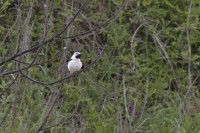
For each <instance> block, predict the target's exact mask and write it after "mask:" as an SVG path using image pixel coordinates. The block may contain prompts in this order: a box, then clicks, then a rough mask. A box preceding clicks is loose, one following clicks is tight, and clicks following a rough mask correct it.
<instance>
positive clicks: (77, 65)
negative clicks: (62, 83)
mask: <svg viewBox="0 0 200 133" xmlns="http://www.w3.org/2000/svg"><path fill="white" fill-rule="evenodd" d="M80 58H81V53H80V52H74V54H73V56H72V57H71V60H70V61H69V62H68V65H67V67H68V70H69V72H70V74H73V73H74V72H77V71H79V70H80V69H81V68H82V67H83V63H82V62H81V59H80Z"/></svg>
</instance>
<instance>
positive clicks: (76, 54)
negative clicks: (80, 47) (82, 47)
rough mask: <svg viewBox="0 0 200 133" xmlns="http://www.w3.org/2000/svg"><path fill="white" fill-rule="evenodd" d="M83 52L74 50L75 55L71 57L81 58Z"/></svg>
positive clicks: (73, 58)
mask: <svg viewBox="0 0 200 133" xmlns="http://www.w3.org/2000/svg"><path fill="white" fill-rule="evenodd" d="M80 58H81V53H80V52H74V54H73V56H72V57H71V59H72V60H75V59H80Z"/></svg>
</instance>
